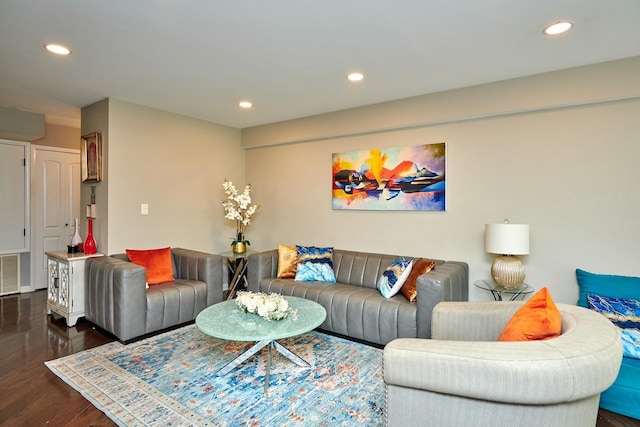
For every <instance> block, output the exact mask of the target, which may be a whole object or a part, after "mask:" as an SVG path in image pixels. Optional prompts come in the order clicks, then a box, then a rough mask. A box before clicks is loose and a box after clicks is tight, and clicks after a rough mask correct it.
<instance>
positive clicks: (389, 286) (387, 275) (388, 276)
mask: <svg viewBox="0 0 640 427" xmlns="http://www.w3.org/2000/svg"><path fill="white" fill-rule="evenodd" d="M412 266H413V260H412V259H406V258H403V257H398V258H396V259H395V260H394V261H393V262H392V263H391V265H389V267H387V268H386V269H385V270H384V272H383V273H382V276H380V279H378V284H377V287H378V290H379V291H380V293H381V294H382V296H383V297H385V298H391V297H392V296H394V295H395V294H397V293H398V292H399V291H400V288H402V285H403V284H404V282H405V281H406V280H407V277H409V273H411V267H412Z"/></svg>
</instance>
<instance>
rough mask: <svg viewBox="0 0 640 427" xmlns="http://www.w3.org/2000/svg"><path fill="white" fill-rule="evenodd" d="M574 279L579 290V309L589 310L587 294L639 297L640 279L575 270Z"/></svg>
mask: <svg viewBox="0 0 640 427" xmlns="http://www.w3.org/2000/svg"><path fill="white" fill-rule="evenodd" d="M576 278H577V279H578V287H579V288H580V297H579V298H578V305H579V306H581V307H586V308H589V305H588V302H587V294H588V293H589V294H595V295H603V296H607V297H613V298H626V299H628V298H638V297H639V296H640V277H631V276H616V275H610V274H595V273H589V272H588V271H584V270H580V269H576Z"/></svg>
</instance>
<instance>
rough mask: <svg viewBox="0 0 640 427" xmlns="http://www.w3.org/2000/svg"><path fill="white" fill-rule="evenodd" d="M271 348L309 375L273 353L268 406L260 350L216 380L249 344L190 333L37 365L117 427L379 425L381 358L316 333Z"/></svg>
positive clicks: (192, 330)
mask: <svg viewBox="0 0 640 427" xmlns="http://www.w3.org/2000/svg"><path fill="white" fill-rule="evenodd" d="M279 342H280V343H281V344H283V345H284V346H285V347H287V348H288V349H290V350H291V351H293V352H294V353H295V354H297V355H298V356H300V357H302V358H303V359H304V360H306V361H307V362H309V363H310V364H311V368H310V369H308V368H307V369H305V368H302V367H299V366H297V365H295V364H294V363H293V362H291V361H289V360H288V359H287V358H285V357H284V356H282V355H281V354H280V353H278V352H275V351H274V352H272V355H273V356H272V357H273V359H272V367H271V381H270V387H269V394H268V396H265V395H264V388H263V386H264V380H265V368H266V349H263V350H262V352H261V353H258V354H256V355H254V356H253V357H251V358H250V359H249V360H247V361H246V362H244V363H243V364H242V365H240V366H239V367H237V368H236V369H234V370H233V371H231V372H230V373H229V374H227V375H225V376H219V375H216V374H215V372H216V371H217V370H218V369H220V368H221V367H222V366H224V365H225V364H226V362H228V361H230V360H231V359H233V358H234V357H235V356H237V355H238V354H240V353H242V352H243V351H244V350H245V349H247V348H249V347H250V346H251V344H252V343H245V342H233V341H224V340H218V339H215V338H212V337H209V336H207V335H205V334H203V333H202V332H200V331H199V330H198V329H197V327H196V326H195V325H190V326H186V327H184V328H181V329H178V330H175V331H172V332H167V333H165V334H162V335H158V336H155V337H152V338H148V339H145V340H142V341H139V342H136V343H133V344H129V345H126V346H125V345H122V344H120V343H117V342H114V343H110V344H106V345H103V346H101V347H97V348H94V349H90V350H86V351H83V352H80V353H76V354H73V355H70V356H66V357H63V358H60V359H56V360H53V361H49V362H46V365H47V366H48V367H49V369H51V370H52V371H53V372H54V373H55V374H56V375H58V376H59V377H60V378H62V379H63V380H64V381H65V382H67V383H68V384H69V385H71V386H72V387H73V388H75V389H76V390H78V391H79V392H80V393H81V394H82V395H83V396H84V397H86V398H87V399H88V400H89V401H91V402H92V403H93V404H94V405H95V406H96V407H97V408H99V409H100V410H101V411H103V412H105V413H106V414H107V415H108V416H109V417H110V418H111V419H113V420H114V421H115V422H116V423H117V424H118V425H122V426H252V427H257V426H303V425H304V426H336V425H343V426H353V425H361V426H381V425H383V404H384V384H383V379H382V350H380V349H377V348H373V347H369V346H366V345H363V344H358V343H354V342H351V341H348V340H345V339H342V338H338V337H334V336H330V335H326V334H321V333H318V332H315V331H312V332H310V333H307V334H304V335H300V336H298V337H294V338H289V339H284V340H280V341H279Z"/></svg>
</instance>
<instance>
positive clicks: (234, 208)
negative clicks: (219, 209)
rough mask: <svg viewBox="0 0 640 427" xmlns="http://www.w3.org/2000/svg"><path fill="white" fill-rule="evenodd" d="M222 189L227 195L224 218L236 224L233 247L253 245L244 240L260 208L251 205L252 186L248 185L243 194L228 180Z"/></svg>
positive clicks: (223, 204) (224, 204) (224, 203)
mask: <svg viewBox="0 0 640 427" xmlns="http://www.w3.org/2000/svg"><path fill="white" fill-rule="evenodd" d="M222 187H223V188H224V192H225V194H226V195H227V200H225V201H224V202H222V206H224V217H225V218H226V219H230V220H232V221H235V222H236V237H235V239H234V241H233V243H231V245H235V244H236V243H244V244H247V245H250V244H251V243H250V242H249V241H248V240H245V238H244V237H245V236H244V231H245V229H246V228H247V226H248V225H249V224H251V216H252V215H253V214H254V213H256V211H257V210H258V208H259V207H260V206H259V205H252V204H251V194H250V193H251V184H247V185H246V186H245V187H244V191H243V192H242V193H238V191H237V190H236V187H235V186H234V185H233V183H232V182H231V181H229V180H227V179H225V180H224V182H223V183H222Z"/></svg>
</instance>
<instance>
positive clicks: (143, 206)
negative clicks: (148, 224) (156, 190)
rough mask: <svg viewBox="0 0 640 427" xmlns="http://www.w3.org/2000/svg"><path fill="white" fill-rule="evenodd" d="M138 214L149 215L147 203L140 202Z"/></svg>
mask: <svg viewBox="0 0 640 427" xmlns="http://www.w3.org/2000/svg"><path fill="white" fill-rule="evenodd" d="M140 215H149V204H148V203H141V204H140Z"/></svg>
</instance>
